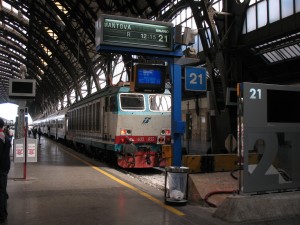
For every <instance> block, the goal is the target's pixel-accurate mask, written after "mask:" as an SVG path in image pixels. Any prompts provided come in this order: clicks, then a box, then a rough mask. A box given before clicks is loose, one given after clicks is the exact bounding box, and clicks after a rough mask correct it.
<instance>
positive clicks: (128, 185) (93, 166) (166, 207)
mask: <svg viewBox="0 0 300 225" xmlns="http://www.w3.org/2000/svg"><path fill="white" fill-rule="evenodd" d="M62 150H63V151H64V152H65V153H68V154H69V155H71V156H73V157H74V158H76V159H78V160H79V161H81V162H83V163H84V164H86V165H88V166H90V167H91V168H93V169H94V170H96V171H98V172H100V173H102V174H104V175H105V176H107V177H109V178H110V179H112V180H114V181H116V182H118V183H120V184H122V185H123V186H125V187H127V188H129V189H131V190H133V191H135V192H137V193H138V194H140V195H142V196H144V197H145V198H148V199H149V200H151V201H153V202H155V203H157V204H159V205H160V206H162V207H164V208H165V209H167V210H169V211H170V212H172V213H174V214H176V215H178V216H185V214H184V213H183V212H181V211H179V210H178V209H175V208H174V207H172V206H168V205H166V204H164V203H163V202H161V201H160V200H159V199H157V198H155V197H153V196H151V195H149V194H148V193H146V192H144V191H142V190H140V189H138V188H136V187H134V186H132V185H131V184H128V183H126V182H125V181H123V180H121V179H119V178H117V177H115V176H113V175H112V174H110V173H108V172H106V171H104V170H102V169H100V168H99V167H97V166H95V165H93V164H91V163H89V162H87V161H85V160H84V159H82V158H80V157H79V156H77V155H74V154H73V153H71V152H68V151H66V150H64V149H62Z"/></svg>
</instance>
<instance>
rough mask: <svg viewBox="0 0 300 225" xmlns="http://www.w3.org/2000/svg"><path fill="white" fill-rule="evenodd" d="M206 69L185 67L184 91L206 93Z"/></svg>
mask: <svg viewBox="0 0 300 225" xmlns="http://www.w3.org/2000/svg"><path fill="white" fill-rule="evenodd" d="M206 89H207V80H206V69H204V68H199V67H190V66H186V67H185V90H187V91H206Z"/></svg>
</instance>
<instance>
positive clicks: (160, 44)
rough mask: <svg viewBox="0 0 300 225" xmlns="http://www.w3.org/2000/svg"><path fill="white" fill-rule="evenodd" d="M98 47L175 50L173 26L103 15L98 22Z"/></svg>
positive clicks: (158, 22) (164, 23)
mask: <svg viewBox="0 0 300 225" xmlns="http://www.w3.org/2000/svg"><path fill="white" fill-rule="evenodd" d="M95 28H96V46H98V45H113V46H124V47H128V48H131V47H132V48H144V49H157V50H163V51H172V50H173V25H172V23H167V22H163V21H152V20H145V19H139V18H131V17H122V16H114V15H101V16H100V18H99V19H98V20H97V22H96V26H95Z"/></svg>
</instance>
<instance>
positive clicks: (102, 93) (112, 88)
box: [70, 86, 170, 110]
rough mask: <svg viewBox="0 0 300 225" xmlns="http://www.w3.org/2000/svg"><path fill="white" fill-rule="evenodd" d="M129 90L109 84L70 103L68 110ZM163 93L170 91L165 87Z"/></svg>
mask: <svg viewBox="0 0 300 225" xmlns="http://www.w3.org/2000/svg"><path fill="white" fill-rule="evenodd" d="M129 92H131V90H130V87H129V86H110V87H107V88H105V89H102V90H100V91H98V92H96V93H93V94H91V95H90V96H88V97H86V98H84V99H83V100H81V101H79V102H76V103H74V104H73V105H71V107H70V110H72V109H74V108H76V107H78V106H81V105H84V104H86V103H89V102H92V101H94V100H96V99H98V98H101V97H104V96H110V95H114V94H117V93H129ZM165 94H170V91H169V90H168V89H166V91H165Z"/></svg>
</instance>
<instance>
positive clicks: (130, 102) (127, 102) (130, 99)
mask: <svg viewBox="0 0 300 225" xmlns="http://www.w3.org/2000/svg"><path fill="white" fill-rule="evenodd" d="M120 106H121V109H122V110H133V111H142V110H145V101H144V95H142V94H120Z"/></svg>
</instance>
